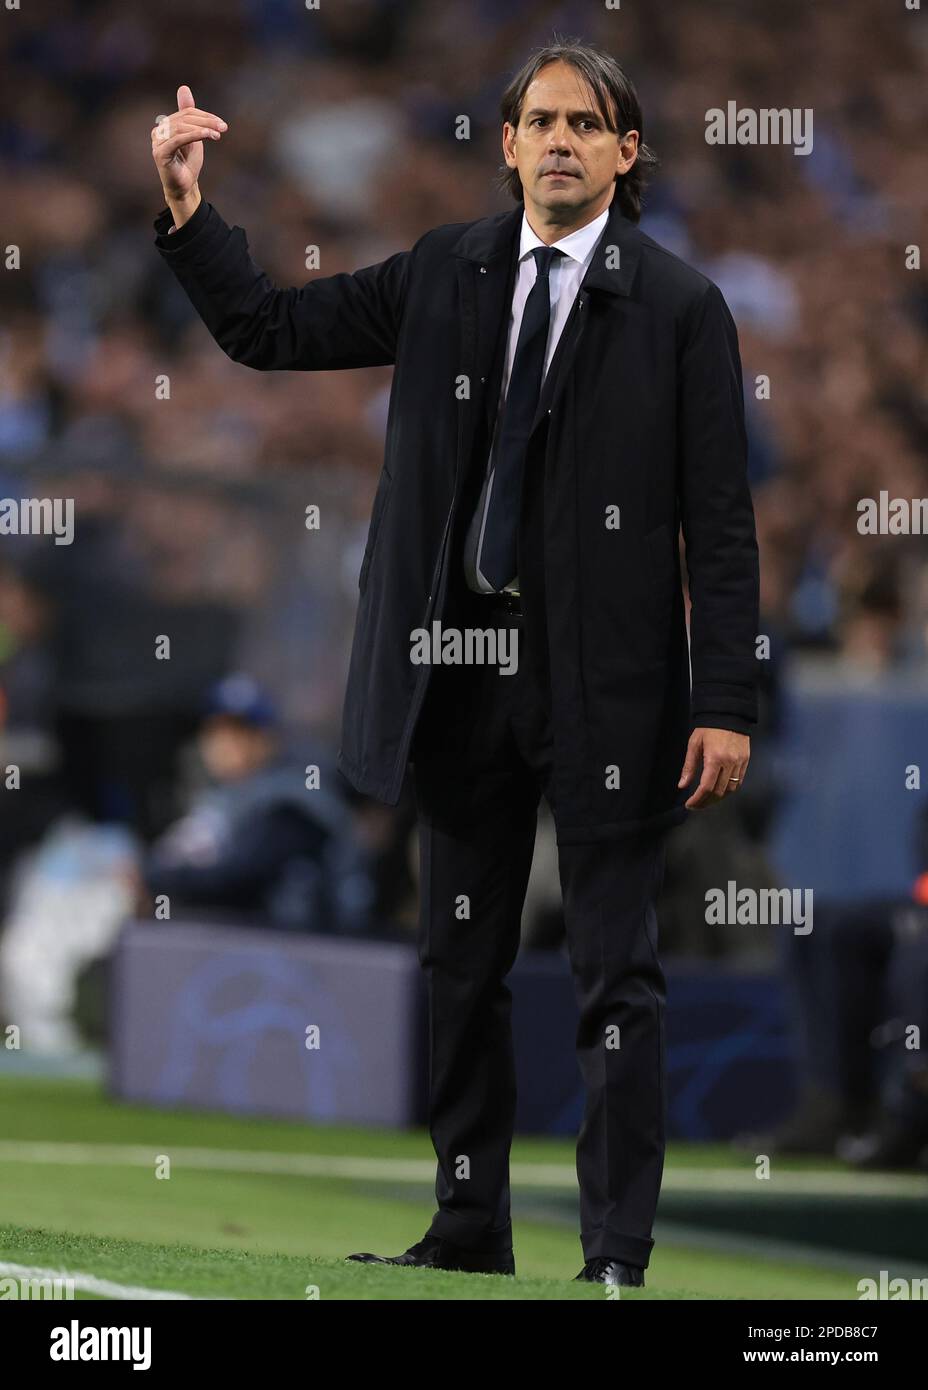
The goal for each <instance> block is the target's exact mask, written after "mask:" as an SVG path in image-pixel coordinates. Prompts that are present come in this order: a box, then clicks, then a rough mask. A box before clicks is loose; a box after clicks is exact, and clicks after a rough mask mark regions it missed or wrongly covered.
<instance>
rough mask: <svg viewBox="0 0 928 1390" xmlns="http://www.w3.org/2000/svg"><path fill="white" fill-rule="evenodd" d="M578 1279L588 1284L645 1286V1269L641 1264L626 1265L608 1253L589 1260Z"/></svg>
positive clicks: (640, 1287) (636, 1287)
mask: <svg viewBox="0 0 928 1390" xmlns="http://www.w3.org/2000/svg"><path fill="white" fill-rule="evenodd" d="M577 1279H582V1280H583V1281H584V1283H587V1284H628V1285H629V1286H630V1287H631V1288H635V1289H642V1288H644V1270H643V1269H642V1268H641V1267H640V1266H639V1265H626V1264H623V1263H622V1261H621V1260H612V1259H610V1258H609V1256H608V1255H597V1256H596V1258H595V1259H593V1260H587V1262H586V1264H585V1265H584V1266H583V1268H582V1269H581V1271H580V1273H579V1274H578V1275H577ZM577 1279H575V1280H574V1283H576V1282H577Z"/></svg>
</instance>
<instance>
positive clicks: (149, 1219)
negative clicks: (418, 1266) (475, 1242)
mask: <svg viewBox="0 0 928 1390" xmlns="http://www.w3.org/2000/svg"><path fill="white" fill-rule="evenodd" d="M0 1114H2V1116H3V1124H2V1128H0V1267H2V1266H3V1265H8V1266H10V1265H12V1266H28V1267H30V1268H41V1269H48V1270H56V1271H65V1272H67V1273H71V1274H74V1273H77V1274H80V1275H84V1276H90V1277H92V1278H93V1279H95V1280H104V1281H110V1282H111V1283H112V1284H114V1285H119V1286H132V1287H133V1288H144V1289H149V1290H163V1291H170V1292H173V1293H177V1294H183V1295H187V1296H193V1297H200V1298H226V1299H299V1300H303V1299H306V1298H307V1297H312V1296H314V1291H318V1297H319V1298H320V1299H600V1300H602V1299H604V1297H605V1291H604V1290H603V1289H602V1288H600V1287H597V1286H593V1285H578V1284H576V1283H575V1282H574V1275H575V1274H577V1272H578V1271H579V1269H580V1268H581V1266H582V1263H583V1260H582V1256H581V1251H580V1243H579V1239H578V1235H577V1231H576V1222H575V1213H576V1195H575V1191H576V1190H575V1186H574V1188H573V1191H571V1184H570V1181H569V1170H570V1169H571V1168H572V1165H573V1146H572V1144H571V1143H570V1142H569V1141H562V1140H545V1139H518V1140H517V1141H516V1143H515V1145H514V1148H513V1163H514V1173H515V1176H514V1178H513V1196H514V1231H515V1253H516V1268H517V1276H518V1277H517V1278H516V1279H507V1278H500V1277H494V1276H483V1275H463V1274H450V1273H445V1272H443V1271H432V1270H408V1269H391V1268H389V1267H383V1266H381V1267H376V1266H375V1267H365V1266H359V1265H350V1264H347V1263H345V1260H344V1256H345V1254H347V1253H348V1252H350V1251H354V1250H375V1251H377V1252H380V1253H386V1254H396V1253H398V1252H400V1251H402V1250H404V1249H405V1248H406V1247H407V1246H408V1245H410V1244H412V1243H413V1241H415V1240H418V1239H419V1238H420V1237H421V1236H422V1235H423V1233H424V1232H425V1230H426V1228H427V1226H428V1223H429V1220H430V1217H431V1215H432V1212H433V1210H434V1199H433V1182H434V1158H433V1156H432V1151H431V1147H430V1144H429V1141H428V1137H427V1135H425V1134H424V1133H421V1132H416V1133H407V1132H403V1133H399V1132H384V1131H375V1132H372V1131H369V1130H361V1129H348V1128H331V1127H321V1126H307V1125H301V1124H294V1123H287V1122H282V1121H273V1120H261V1119H252V1118H237V1117H229V1116H226V1115H216V1114H202V1113H199V1112H192V1111H172V1112H166V1111H159V1110H149V1109H145V1108H141V1107H131V1106H124V1105H121V1104H116V1103H113V1102H111V1101H109V1100H108V1099H107V1098H106V1097H105V1095H104V1094H103V1093H102V1091H101V1090H100V1088H99V1087H97V1086H95V1085H93V1084H91V1083H87V1082H82V1081H81V1082H76V1081H49V1080H43V1079H36V1078H19V1077H15V1076H4V1077H0ZM159 1156H165V1157H167V1158H168V1159H170V1177H169V1178H158V1177H157V1176H156V1162H157V1160H158V1157H159ZM696 1164H698V1165H699V1167H700V1170H701V1171H703V1172H705V1170H706V1169H707V1167H712V1166H716V1167H719V1168H722V1169H729V1170H731V1172H732V1176H733V1177H734V1176H736V1170H737V1169H738V1167H739V1166H740V1167H741V1168H742V1169H744V1168H746V1167H749V1165H747V1161H746V1160H743V1159H742V1160H739V1159H738V1157H737V1156H736V1155H733V1154H731V1153H730V1152H728V1151H727V1150H725V1149H723V1148H721V1147H718V1148H707V1147H705V1146H699V1147H693V1146H687V1147H671V1149H670V1150H669V1151H668V1156H667V1173H668V1179H669V1178H672V1177H673V1176H674V1175H676V1178H677V1180H678V1181H679V1180H681V1178H682V1181H683V1182H685V1180H686V1170H687V1166H688V1165H696ZM262 1165H263V1166H264V1167H266V1168H267V1171H261V1169H262ZM313 1165H315V1169H314V1168H313ZM542 1165H543V1166H542ZM256 1169H257V1171H256ZM304 1169H307V1170H304ZM520 1172H521V1173H522V1175H523V1176H522V1180H521V1182H520V1180H519V1176H518V1174H519V1173H520ZM549 1172H550V1173H551V1174H552V1175H553V1176H552V1182H551V1184H550V1189H549V1185H548V1183H547V1179H546V1174H547V1173H549ZM533 1176H534V1179H535V1180H531V1179H532V1178H533ZM571 1213H573V1214H574V1216H573V1218H572V1216H571ZM655 1234H656V1238H657V1245H656V1248H655V1252H654V1254H653V1256H652V1261H651V1266H650V1268H649V1270H648V1274H647V1281H648V1283H647V1288H645V1289H640V1290H623V1291H622V1297H623V1298H630V1299H696V1298H706V1299H745V1298H749V1299H750V1298H765V1299H828V1298H832V1299H847V1298H853V1297H855V1288H854V1276H853V1273H852V1272H847V1271H844V1270H841V1269H836V1268H834V1267H833V1266H829V1264H828V1262H827V1261H822V1263H821V1264H816V1263H814V1262H810V1261H809V1260H807V1259H802V1260H796V1259H792V1260H790V1259H784V1258H782V1257H780V1258H777V1257H774V1256H773V1255H771V1256H770V1257H769V1258H767V1257H765V1255H764V1251H763V1246H762V1244H761V1245H759V1246H757V1247H756V1248H754V1249H753V1250H751V1251H750V1252H744V1251H732V1250H725V1249H715V1250H714V1249H707V1248H705V1247H704V1246H703V1245H699V1244H695V1245H694V1244H687V1243H686V1241H685V1240H681V1239H679V1237H677V1236H675V1235H674V1234H673V1232H672V1231H670V1230H668V1233H667V1236H666V1238H665V1237H663V1236H662V1234H661V1230H660V1218H659V1224H658V1229H657V1231H656V1233H655ZM77 1296H78V1297H97V1296H100V1295H99V1294H98V1293H97V1294H95V1293H93V1292H92V1291H89V1290H88V1291H86V1292H83V1293H81V1292H79V1293H78V1295H77ZM104 1296H112V1295H111V1294H109V1295H107V1294H105V1295H104Z"/></svg>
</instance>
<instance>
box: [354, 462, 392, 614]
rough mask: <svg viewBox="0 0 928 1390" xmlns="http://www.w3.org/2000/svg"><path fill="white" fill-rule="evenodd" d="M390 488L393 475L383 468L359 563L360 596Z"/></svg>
mask: <svg viewBox="0 0 928 1390" xmlns="http://www.w3.org/2000/svg"><path fill="white" fill-rule="evenodd" d="M392 486H393V474H392V473H388V472H387V470H386V468H384V470H383V471H382V473H381V474H380V482H379V483H378V484H377V492H376V493H375V495H374V505H373V508H372V509H371V524H370V526H369V527H368V530H367V544H366V545H365V547H364V558H363V559H362V561H361V570H360V573H359V574H358V589H359V590H360V592H361V593H362V594H363V593H364V590H365V589H366V588H367V578H368V574H369V572H370V568H371V561H372V560H373V558H374V550H375V549H376V546H377V536H378V533H379V531H380V524H381V522H382V521H383V514H384V511H385V509H386V505H387V499H388V498H389V496H390V488H391V487H392Z"/></svg>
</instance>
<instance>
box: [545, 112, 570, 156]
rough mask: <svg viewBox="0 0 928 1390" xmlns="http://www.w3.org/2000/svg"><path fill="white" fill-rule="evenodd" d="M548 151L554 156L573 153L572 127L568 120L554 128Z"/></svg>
mask: <svg viewBox="0 0 928 1390" xmlns="http://www.w3.org/2000/svg"><path fill="white" fill-rule="evenodd" d="M548 149H549V150H550V152H551V154H553V155H559V156H560V155H569V154H570V152H571V144H570V125H569V123H568V122H567V121H566V120H559V121H558V122H557V124H556V125H555V126H553V127H552V130H551V137H550V139H549V141H548Z"/></svg>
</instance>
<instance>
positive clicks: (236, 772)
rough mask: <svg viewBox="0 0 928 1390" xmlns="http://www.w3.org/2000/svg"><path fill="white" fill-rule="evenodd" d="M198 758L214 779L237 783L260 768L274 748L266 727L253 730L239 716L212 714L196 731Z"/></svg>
mask: <svg viewBox="0 0 928 1390" xmlns="http://www.w3.org/2000/svg"><path fill="white" fill-rule="evenodd" d="M198 742H199V747H200V757H201V758H202V759H203V764H204V766H205V768H206V770H207V772H208V773H209V774H210V776H211V777H213V778H214V779H215V780H216V781H217V782H240V781H242V779H243V778H245V777H250V776H251V775H252V773H254V772H257V771H258V770H259V769H260V768H262V767H263V766H264V765H265V763H267V762H268V760H269V759H270V757H271V754H272V753H273V751H274V744H273V739H272V738H271V736H270V734H269V733H268V732H267V730H265V729H256V728H254V727H252V726H251V725H250V724H246V723H244V722H243V721H242V720H240V719H234V718H232V717H230V716H228V715H224V714H214V715H211V716H210V718H209V719H207V721H206V723H205V724H204V725H203V727H202V728H201V730H200V734H199V739H198Z"/></svg>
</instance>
